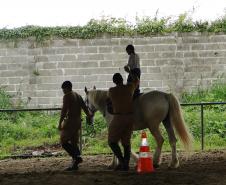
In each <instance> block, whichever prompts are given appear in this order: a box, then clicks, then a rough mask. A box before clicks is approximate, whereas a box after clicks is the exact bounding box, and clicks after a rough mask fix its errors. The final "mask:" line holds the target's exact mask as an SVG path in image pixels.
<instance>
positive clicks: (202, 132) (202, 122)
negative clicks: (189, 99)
mask: <svg viewBox="0 0 226 185" xmlns="http://www.w3.org/2000/svg"><path fill="white" fill-rule="evenodd" d="M203 114H204V113H203V104H202V103H201V147H202V150H204V120H203Z"/></svg>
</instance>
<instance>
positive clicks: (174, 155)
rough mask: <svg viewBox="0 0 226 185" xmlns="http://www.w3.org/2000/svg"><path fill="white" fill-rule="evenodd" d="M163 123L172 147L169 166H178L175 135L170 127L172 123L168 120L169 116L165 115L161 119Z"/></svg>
mask: <svg viewBox="0 0 226 185" xmlns="http://www.w3.org/2000/svg"><path fill="white" fill-rule="evenodd" d="M163 125H164V127H165V128H166V131H167V134H168V137H169V143H170V146H171V149H172V160H171V162H170V164H169V167H170V168H177V167H178V166H179V160H178V157H177V149H176V142H177V139H176V137H175V133H174V130H173V127H172V124H171V122H170V119H169V116H167V117H166V119H165V120H164V121H163Z"/></svg>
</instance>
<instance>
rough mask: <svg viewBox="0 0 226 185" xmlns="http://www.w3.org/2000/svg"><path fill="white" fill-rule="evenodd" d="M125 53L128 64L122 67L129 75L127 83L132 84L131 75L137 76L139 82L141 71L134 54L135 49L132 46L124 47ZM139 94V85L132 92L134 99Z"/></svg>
mask: <svg viewBox="0 0 226 185" xmlns="http://www.w3.org/2000/svg"><path fill="white" fill-rule="evenodd" d="M126 52H127V54H128V55H129V60H128V64H127V65H125V66H124V70H125V71H126V72H127V73H129V75H128V78H127V83H130V82H132V80H133V79H132V74H133V75H135V76H137V77H138V79H139V80H140V75H141V70H140V58H139V55H138V54H137V53H135V48H134V46H133V45H131V44H130V45H128V46H127V47H126ZM139 94H140V89H139V85H138V86H137V88H136V90H135V92H134V96H133V97H134V98H136V97H138V96H139Z"/></svg>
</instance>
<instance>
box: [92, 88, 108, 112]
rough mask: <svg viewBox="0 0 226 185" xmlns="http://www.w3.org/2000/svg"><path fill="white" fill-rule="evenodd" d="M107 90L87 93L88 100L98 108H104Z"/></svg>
mask: <svg viewBox="0 0 226 185" xmlns="http://www.w3.org/2000/svg"><path fill="white" fill-rule="evenodd" d="M107 92H108V91H107V90H91V91H89V98H90V100H91V101H92V102H93V103H94V104H95V106H98V107H99V108H104V107H105V105H106V99H107Z"/></svg>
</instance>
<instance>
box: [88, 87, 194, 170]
mask: <svg viewBox="0 0 226 185" xmlns="http://www.w3.org/2000/svg"><path fill="white" fill-rule="evenodd" d="M85 93H86V100H85V101H86V104H87V106H88V108H89V109H90V110H91V111H92V112H93V113H95V112H96V111H97V110H99V111H100V112H101V114H102V115H103V116H104V117H105V119H106V122H107V124H108V125H109V123H110V122H111V120H112V117H113V115H111V114H109V113H108V111H107V103H106V102H107V101H106V100H107V98H108V97H107V91H104V90H96V89H93V90H90V91H88V90H87V88H85ZM133 110H134V111H133V112H134V118H135V120H136V121H135V123H134V128H133V130H142V129H145V128H148V129H149V130H150V132H151V134H152V135H153V136H154V138H155V140H156V143H157V146H156V149H155V152H154V156H153V163H154V167H158V166H159V165H160V163H161V150H162V145H163V142H164V139H163V136H162V134H161V132H160V129H159V125H160V123H161V122H163V125H164V127H165V129H166V131H167V134H168V137H169V143H170V146H171V149H172V159H171V162H170V163H169V167H171V168H177V167H178V166H179V160H178V156H177V150H176V141H177V140H176V137H175V133H174V128H175V130H176V131H177V133H178V136H179V138H180V140H181V141H182V143H183V145H184V148H185V149H186V150H187V151H189V150H190V149H191V146H192V136H191V134H190V133H189V130H188V129H187V127H186V125H185V122H184V119H183V116H182V112H181V107H180V104H179V102H178V100H177V99H176V97H175V96H174V95H173V94H168V93H164V92H160V91H151V92H148V93H145V94H142V95H141V96H140V97H139V98H137V99H136V100H135V101H134V107H133ZM132 155H133V156H135V157H136V158H137V155H136V154H135V153H134V152H132Z"/></svg>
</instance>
